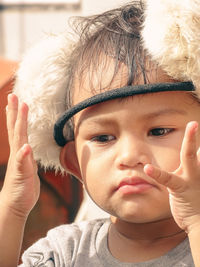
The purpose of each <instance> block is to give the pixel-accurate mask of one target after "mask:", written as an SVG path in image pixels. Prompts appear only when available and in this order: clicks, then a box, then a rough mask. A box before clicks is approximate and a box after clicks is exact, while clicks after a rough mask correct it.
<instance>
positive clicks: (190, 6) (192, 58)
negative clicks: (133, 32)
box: [142, 0, 200, 97]
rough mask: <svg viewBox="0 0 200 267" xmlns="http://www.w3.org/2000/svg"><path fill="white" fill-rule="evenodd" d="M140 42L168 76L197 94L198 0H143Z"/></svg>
mask: <svg viewBox="0 0 200 267" xmlns="http://www.w3.org/2000/svg"><path fill="white" fill-rule="evenodd" d="M145 6H146V10H145V21H144V28H143V33H142V34H143V40H144V46H145V48H146V49H147V50H148V52H149V54H150V57H151V58H153V59H154V60H155V61H157V62H158V64H159V65H160V66H161V68H162V69H164V70H165V71H166V72H167V73H168V74H169V75H170V76H172V77H173V78H175V79H178V80H181V81H192V82H193V83H194V85H195V87H196V92H197V95H198V96H199V97H200V89H199V84H200V74H199V73H200V1H199V0H145Z"/></svg>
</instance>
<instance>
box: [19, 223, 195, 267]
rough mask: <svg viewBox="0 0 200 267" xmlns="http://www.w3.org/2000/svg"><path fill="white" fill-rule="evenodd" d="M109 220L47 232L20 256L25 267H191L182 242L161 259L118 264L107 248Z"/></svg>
mask: <svg viewBox="0 0 200 267" xmlns="http://www.w3.org/2000/svg"><path fill="white" fill-rule="evenodd" d="M109 225H110V220H109V219H98V220H93V221H89V222H81V223H74V224H69V225H61V226H59V227H56V228H54V229H52V230H50V231H49V232H48V233H47V236H46V237H45V238H42V239H40V240H39V241H38V242H36V243H35V244H34V245H33V246H31V247H30V248H29V249H28V250H27V251H25V253H24V255H23V256H22V260H23V264H21V265H20V266H21V267H22V266H26V267H30V266H31V267H32V266H34V267H55V266H56V267H58V266H59V267H72V266H73V267H108V266H109V267H116V266H119V267H186V266H187V267H192V266H194V263H193V260H192V255H191V251H190V246H189V241H188V239H185V240H184V241H183V242H182V243H181V244H179V245H178V246H177V247H175V248H174V249H172V250H171V251H169V252H168V253H167V254H165V255H164V256H162V257H159V258H157V259H153V260H150V261H146V262H140V263H122V262H120V261H118V260H117V259H115V258H114V257H113V256H112V255H111V253H110V251H109V249H108V246H107V236H108V228H109Z"/></svg>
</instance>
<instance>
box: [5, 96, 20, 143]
mask: <svg viewBox="0 0 200 267" xmlns="http://www.w3.org/2000/svg"><path fill="white" fill-rule="evenodd" d="M17 112H18V99H17V97H16V95H14V94H9V95H8V105H7V107H6V124H7V130H8V141H9V144H10V146H11V147H12V140H13V135H14V128H15V122H16V119H17Z"/></svg>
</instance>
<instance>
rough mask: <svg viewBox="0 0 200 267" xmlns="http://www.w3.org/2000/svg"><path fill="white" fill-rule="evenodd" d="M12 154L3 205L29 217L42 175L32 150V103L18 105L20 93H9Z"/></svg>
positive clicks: (4, 188) (1, 202)
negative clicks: (29, 127)
mask: <svg viewBox="0 0 200 267" xmlns="http://www.w3.org/2000/svg"><path fill="white" fill-rule="evenodd" d="M6 115H7V129H8V138H9V145H10V157H9V161H8V166H7V172H6V177H5V181H4V185H3V188H2V191H1V193H0V206H1V208H6V209H9V212H11V213H13V214H15V215H16V216H19V217H25V218H26V217H27V216H28V214H29V212H30V211H31V209H32V208H33V206H34V205H35V203H36V201H37V200H38V197H39V188H40V183H39V178H38V176H37V166H36V163H35V161H34V159H33V155H32V150H31V147H30V145H29V144H28V137H27V116H28V106H27V105H26V104H25V103H23V104H21V105H20V106H18V99H17V97H16V95H14V94H10V95H8V105H7V108H6Z"/></svg>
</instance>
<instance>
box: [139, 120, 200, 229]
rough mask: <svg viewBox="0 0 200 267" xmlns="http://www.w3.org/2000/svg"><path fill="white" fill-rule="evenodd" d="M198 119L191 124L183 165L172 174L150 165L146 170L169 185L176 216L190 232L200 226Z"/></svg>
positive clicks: (182, 155)
mask: <svg viewBox="0 0 200 267" xmlns="http://www.w3.org/2000/svg"><path fill="white" fill-rule="evenodd" d="M197 129H198V123H197V122H189V123H188V124H187V127H186V130H185V135H184V138H183V143H182V148H181V152H180V166H179V168H178V169H176V170H175V171H174V172H172V173H169V172H166V171H163V170H160V169H159V168H157V167H155V166H152V165H150V164H147V165H146V166H145V167H144V171H145V173H146V174H147V175H149V176H150V177H152V178H153V179H155V180H156V181H157V182H159V183H160V184H162V185H164V186H166V187H167V189H168V191H169V201H170V207H171V212H172V215H173V217H174V219H175V221H176V223H177V224H178V225H179V227H180V228H182V229H183V230H185V231H186V232H188V233H189V232H190V231H192V230H193V229H194V228H197V229H200V152H199V151H197Z"/></svg>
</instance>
